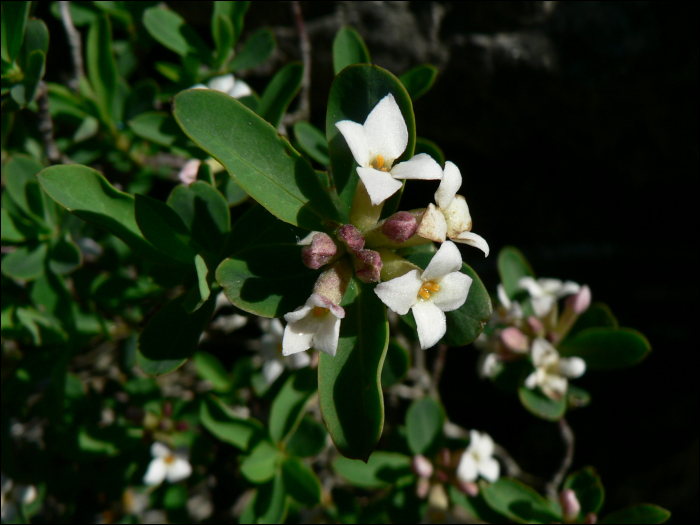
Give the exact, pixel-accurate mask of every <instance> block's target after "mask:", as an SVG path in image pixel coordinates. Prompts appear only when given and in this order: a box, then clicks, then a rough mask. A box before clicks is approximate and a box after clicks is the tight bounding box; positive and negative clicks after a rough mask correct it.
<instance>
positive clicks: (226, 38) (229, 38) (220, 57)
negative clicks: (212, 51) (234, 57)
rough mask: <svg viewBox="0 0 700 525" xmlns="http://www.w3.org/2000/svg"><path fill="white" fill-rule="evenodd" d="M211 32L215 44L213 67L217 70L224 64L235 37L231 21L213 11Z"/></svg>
mask: <svg viewBox="0 0 700 525" xmlns="http://www.w3.org/2000/svg"><path fill="white" fill-rule="evenodd" d="M212 30H213V31H212V36H213V37H214V43H215V44H216V60H215V61H214V64H213V66H214V69H219V68H220V67H221V66H223V65H224V64H225V63H226V61H227V60H228V58H229V56H230V55H231V51H232V50H233V42H234V39H235V35H234V34H233V24H232V23H231V19H230V18H228V17H226V16H223V15H220V14H217V13H216V10H215V11H214V19H213V20H212Z"/></svg>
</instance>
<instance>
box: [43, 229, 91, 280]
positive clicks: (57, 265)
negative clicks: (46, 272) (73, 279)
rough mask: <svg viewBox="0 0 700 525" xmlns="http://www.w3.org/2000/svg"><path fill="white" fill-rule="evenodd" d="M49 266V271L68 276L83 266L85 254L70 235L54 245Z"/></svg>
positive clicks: (61, 238) (66, 235) (50, 253)
mask: <svg viewBox="0 0 700 525" xmlns="http://www.w3.org/2000/svg"><path fill="white" fill-rule="evenodd" d="M48 264H49V269H50V270H51V271H52V272H54V273H57V274H59V275H67V274H69V273H71V272H73V271H74V270H76V269H78V268H80V266H81V265H82V264H83V254H82V253H81V252H80V248H78V246H77V245H76V244H75V243H74V242H73V240H72V239H71V238H70V235H69V234H68V233H66V234H65V235H64V236H63V237H59V238H58V239H57V240H56V241H55V242H54V243H53V244H52V246H51V250H50V251H49V256H48Z"/></svg>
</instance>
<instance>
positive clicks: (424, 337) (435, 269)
mask: <svg viewBox="0 0 700 525" xmlns="http://www.w3.org/2000/svg"><path fill="white" fill-rule="evenodd" d="M461 268H462V256H461V255H460V253H459V249H458V248H457V246H456V245H455V244H454V243H452V242H450V241H446V242H445V243H443V245H442V246H441V247H440V249H439V250H438V251H437V253H436V254H435V255H434V256H433V259H432V260H431V261H430V264H428V266H427V268H426V269H425V270H424V271H423V272H422V273H421V272H420V271H419V270H411V271H410V272H408V273H407V274H405V275H402V276H401V277H397V278H395V279H391V280H390V281H386V282H383V283H381V284H378V285H377V287H376V288H375V289H374V291H375V292H376V294H377V295H378V296H379V298H380V299H381V300H382V301H383V302H384V304H386V305H387V306H388V307H389V308H391V309H392V310H393V311H394V312H396V313H397V314H399V315H406V314H407V313H408V311H409V310H411V311H412V312H413V317H414V318H415V320H416V326H417V328H418V339H419V340H420V345H421V348H423V349H425V348H430V347H431V346H433V345H434V344H436V343H437V342H438V341H439V340H440V339H441V338H442V336H443V335H445V332H446V330H447V324H446V320H445V312H449V311H452V310H456V309H457V308H459V307H460V306H462V305H463V304H464V302H465V301H466V300H467V295H468V294H469V288H470V287H471V284H472V278H471V277H469V276H468V275H465V274H463V273H461V272H460V271H459V270H460V269H461Z"/></svg>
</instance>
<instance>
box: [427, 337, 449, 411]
mask: <svg viewBox="0 0 700 525" xmlns="http://www.w3.org/2000/svg"><path fill="white" fill-rule="evenodd" d="M446 359H447V345H445V344H442V343H441V344H439V345H438V350H437V355H436V356H435V361H434V362H433V380H432V381H431V383H430V393H431V394H432V395H433V396H434V397H435V398H436V399H440V388H439V387H440V379H441V378H442V371H443V370H444V369H445V360H446Z"/></svg>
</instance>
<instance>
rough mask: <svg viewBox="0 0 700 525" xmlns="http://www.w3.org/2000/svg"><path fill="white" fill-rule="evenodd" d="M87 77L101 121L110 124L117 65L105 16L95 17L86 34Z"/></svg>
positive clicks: (115, 90) (115, 88)
mask: <svg viewBox="0 0 700 525" xmlns="http://www.w3.org/2000/svg"><path fill="white" fill-rule="evenodd" d="M86 67H87V75H88V78H89V80H90V85H91V86H92V89H93V92H94V93H95V98H96V102H97V104H98V106H99V107H100V111H101V113H102V117H103V120H104V121H105V122H106V123H108V124H111V123H112V122H113V121H114V120H116V119H115V118H114V112H113V107H114V103H115V97H116V92H117V75H118V74H117V63H116V61H115V60H114V53H113V52H112V26H111V25H110V23H109V17H108V16H107V15H105V14H103V15H101V16H99V17H97V19H96V20H95V22H93V24H92V26H91V27H90V31H89V32H88V38H87V63H86Z"/></svg>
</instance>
